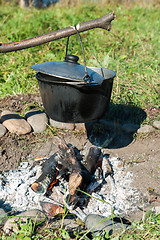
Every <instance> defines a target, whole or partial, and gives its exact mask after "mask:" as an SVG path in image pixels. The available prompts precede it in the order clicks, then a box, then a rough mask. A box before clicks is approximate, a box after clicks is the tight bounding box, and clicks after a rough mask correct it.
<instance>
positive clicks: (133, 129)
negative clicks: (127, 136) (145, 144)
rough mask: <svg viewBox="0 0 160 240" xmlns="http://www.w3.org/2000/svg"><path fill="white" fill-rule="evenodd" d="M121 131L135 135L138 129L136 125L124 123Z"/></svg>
mask: <svg viewBox="0 0 160 240" xmlns="http://www.w3.org/2000/svg"><path fill="white" fill-rule="evenodd" d="M121 128H122V130H123V131H125V132H127V133H135V132H137V130H138V129H139V125H138V124H132V123H126V124H123V125H122V126H121Z"/></svg>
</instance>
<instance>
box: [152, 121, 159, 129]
mask: <svg viewBox="0 0 160 240" xmlns="http://www.w3.org/2000/svg"><path fill="white" fill-rule="evenodd" d="M152 126H153V127H154V128H157V129H160V121H156V120H155V121H153V124H152Z"/></svg>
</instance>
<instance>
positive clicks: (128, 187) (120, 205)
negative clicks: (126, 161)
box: [84, 157, 145, 217]
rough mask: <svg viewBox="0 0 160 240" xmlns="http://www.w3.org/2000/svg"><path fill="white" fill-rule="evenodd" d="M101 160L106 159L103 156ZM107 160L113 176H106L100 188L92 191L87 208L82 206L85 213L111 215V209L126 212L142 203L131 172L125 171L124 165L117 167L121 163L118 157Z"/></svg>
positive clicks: (115, 211)
mask: <svg viewBox="0 0 160 240" xmlns="http://www.w3.org/2000/svg"><path fill="white" fill-rule="evenodd" d="M103 161H106V159H105V158H103ZM109 162H110V164H111V166H112V170H113V176H111V175H109V176H107V177H106V178H105V183H103V185H102V187H101V189H100V190H99V191H97V192H96V193H95V192H93V193H92V196H93V197H92V198H91V200H90V202H89V204H88V206H87V208H84V213H85V214H89V213H94V214H101V215H103V216H106V217H107V216H110V215H111V211H112V209H113V212H114V214H127V212H130V211H134V210H136V209H137V207H138V206H140V205H142V204H143V200H144V198H145V196H143V195H142V193H140V192H139V191H138V190H137V189H136V188H134V187H133V186H132V182H133V173H131V172H126V170H125V168H124V167H119V166H120V165H121V163H122V161H121V160H120V159H119V158H116V157H113V158H110V159H109ZM103 165H105V163H104V162H103ZM103 175H105V173H103ZM98 199H99V200H98Z"/></svg>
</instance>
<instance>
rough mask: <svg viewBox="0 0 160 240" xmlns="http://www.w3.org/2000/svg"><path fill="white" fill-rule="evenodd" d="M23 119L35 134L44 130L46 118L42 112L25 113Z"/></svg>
mask: <svg viewBox="0 0 160 240" xmlns="http://www.w3.org/2000/svg"><path fill="white" fill-rule="evenodd" d="M25 118H26V120H27V122H28V123H29V124H30V125H31V127H32V129H33V131H34V132H35V133H41V132H44V131H45V130H46V128H47V124H48V118H47V115H46V114H45V113H44V112H42V111H40V110H31V111H28V112H26V114H25Z"/></svg>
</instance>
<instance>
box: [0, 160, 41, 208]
mask: <svg viewBox="0 0 160 240" xmlns="http://www.w3.org/2000/svg"><path fill="white" fill-rule="evenodd" d="M40 168H41V167H40V166H38V165H36V166H35V167H33V168H31V166H30V165H29V163H28V162H23V163H22V164H21V166H20V167H19V168H18V169H17V170H10V171H8V172H4V173H2V174H0V199H1V200H2V201H3V205H4V207H5V209H6V210H8V211H10V210H15V211H25V210H28V209H39V210H41V206H40V201H44V200H46V197H45V196H43V195H42V194H37V193H35V192H34V191H33V190H32V189H31V187H30V186H31V184H32V183H33V182H34V181H35V180H36V179H37V173H38V172H39V171H40Z"/></svg>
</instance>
